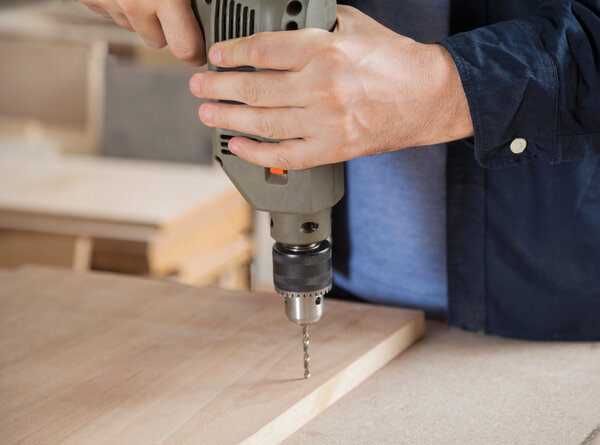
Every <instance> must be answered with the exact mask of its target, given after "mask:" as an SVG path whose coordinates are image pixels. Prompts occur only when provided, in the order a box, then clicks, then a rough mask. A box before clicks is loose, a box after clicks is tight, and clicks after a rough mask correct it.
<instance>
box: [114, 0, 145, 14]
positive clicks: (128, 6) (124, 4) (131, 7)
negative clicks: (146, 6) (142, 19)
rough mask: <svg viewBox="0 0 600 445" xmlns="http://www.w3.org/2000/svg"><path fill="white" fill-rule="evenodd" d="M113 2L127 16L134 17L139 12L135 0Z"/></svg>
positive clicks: (137, 3)
mask: <svg viewBox="0 0 600 445" xmlns="http://www.w3.org/2000/svg"><path fill="white" fill-rule="evenodd" d="M115 3H116V4H117V6H118V7H119V8H121V11H123V13H124V14H125V15H126V16H128V17H135V16H136V15H138V14H139V12H140V8H139V3H140V2H138V1H136V0H116V1H115Z"/></svg>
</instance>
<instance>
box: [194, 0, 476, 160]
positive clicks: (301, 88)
mask: <svg viewBox="0 0 600 445" xmlns="http://www.w3.org/2000/svg"><path fill="white" fill-rule="evenodd" d="M209 57H210V60H211V61H212V63H213V64H214V65H216V66H220V67H227V68H229V67H237V66H254V67H257V68H263V69H265V70H263V71H256V72H250V73H248V72H204V73H198V74H196V75H194V77H192V79H191V81H190V88H191V90H192V92H193V94H194V95H196V96H198V97H202V98H207V99H213V100H218V99H222V100H233V101H238V102H243V103H244V104H246V105H230V104H224V103H216V102H208V103H205V104H203V105H202V106H201V107H200V110H199V115H200V119H201V120H202V122H204V123H205V124H206V125H209V126H212V127H221V128H227V129H230V130H234V131H238V132H241V133H247V134H252V135H258V136H261V137H264V138H268V139H284V141H282V142H280V143H277V144H275V143H259V142H256V141H253V140H250V139H247V138H241V137H236V138H233V139H231V141H230V143H229V149H230V150H231V151H232V152H233V153H236V154H237V155H239V156H240V157H242V158H244V159H246V160H248V161H250V162H253V163H255V164H259V165H263V166H266V167H278V168H282V169H286V170H295V169H296V170H297V169H304V168H308V167H313V166H315V165H320V164H328V163H335V162H340V161H345V160H348V159H352V158H355V157H358V156H363V155H369V154H373V153H380V152H385V151H391V150H397V149H400V148H405V147H411V146H417V145H430V144H434V143H441V142H447V141H450V140H454V139H460V138H463V137H467V136H470V135H472V134H473V127H472V123H471V117H470V114H469V107H468V104H467V99H466V97H465V94H464V91H463V89H462V84H461V81H460V77H459V75H458V71H457V69H456V66H455V64H454V61H453V60H452V57H451V56H450V55H449V54H448V52H447V51H446V50H445V49H444V48H443V47H442V46H440V45H422V44H419V43H417V42H415V41H413V40H411V39H409V38H406V37H403V36H401V35H398V34H396V33H394V32H392V31H390V30H389V29H387V28H385V27H383V26H382V25H380V24H378V23H377V22H375V21H374V20H372V19H370V18H369V17H368V16H366V15H364V14H362V13H361V12H359V11H358V10H356V9H354V8H351V7H347V6H339V7H338V26H337V30H336V32H333V33H330V32H326V31H323V30H318V29H303V30H298V31H285V32H274V33H260V34H257V35H254V36H251V37H246V38H241V39H234V40H229V41H225V42H221V43H217V44H215V45H214V46H213V47H212V48H211V50H210V52H209ZM274 70H277V71H274Z"/></svg>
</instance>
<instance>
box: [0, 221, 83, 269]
mask: <svg viewBox="0 0 600 445" xmlns="http://www.w3.org/2000/svg"><path fill="white" fill-rule="evenodd" d="M91 258H92V242H91V240H90V239H89V238H85V237H78V236H69V235H56V234H47V233H36V232H25V231H22V230H2V229H0V267H18V266H21V265H23V264H26V263H31V264H42V265H48V266H58V267H66V268H69V269H73V270H77V271H85V270H89V268H90V264H91Z"/></svg>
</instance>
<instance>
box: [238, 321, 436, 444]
mask: <svg viewBox="0 0 600 445" xmlns="http://www.w3.org/2000/svg"><path fill="white" fill-rule="evenodd" d="M424 333H425V316H424V314H423V313H422V312H419V313H418V314H417V315H416V316H415V318H414V319H413V320H412V321H411V322H410V323H408V324H406V325H405V326H404V327H402V328H401V329H400V330H399V331H397V332H395V333H394V334H392V335H391V336H390V337H388V338H387V339H386V340H384V341H383V342H381V343H379V344H378V345H377V346H375V347H374V348H373V349H371V350H369V351H368V352H367V353H365V354H364V355H363V356H362V357H360V358H359V359H358V360H356V361H355V362H353V363H352V364H350V365H349V366H348V367H346V368H345V369H344V370H342V371H340V372H339V373H337V374H336V375H334V376H333V377H332V378H331V379H329V380H328V381H327V382H325V383H324V384H323V385H321V386H320V387H319V388H317V389H316V390H315V391H313V392H312V393H310V394H309V395H307V396H306V397H305V398H303V399H302V400H300V401H299V402H298V403H296V404H295V405H294V406H292V407H291V408H289V409H287V410H286V411H284V412H283V413H282V414H281V415H280V416H278V417H277V418H276V419H273V420H272V421H271V422H269V423H268V424H267V425H265V426H264V427H262V428H261V429H260V430H258V431H257V432H256V433H254V434H253V435H252V436H250V437H248V438H247V439H246V440H244V441H243V442H241V443H242V444H243V445H255V444H256V445H264V444H278V443H280V442H282V441H283V440H285V439H287V438H288V437H290V436H291V435H292V434H294V433H295V432H296V431H298V430H299V429H300V428H302V427H303V426H304V425H306V424H307V423H308V422H310V421H311V420H312V419H314V418H315V417H316V416H317V415H318V414H320V413H321V412H323V411H325V409H326V408H328V407H329V406H331V405H332V404H334V403H335V402H336V401H338V400H339V399H341V398H342V397H343V396H344V395H346V394H348V393H349V392H350V391H352V390H353V389H354V388H356V387H357V386H358V385H360V384H361V383H362V382H363V381H365V380H366V379H367V378H369V377H370V376H371V375H373V374H374V373H375V372H377V371H378V370H380V369H381V368H382V367H383V366H385V365H386V364H388V363H389V362H390V361H392V360H393V359H394V358H395V357H396V356H398V355H399V354H400V353H402V352H403V351H405V350H406V349H408V348H409V347H410V346H412V345H413V344H414V343H416V342H417V340H419V339H420V338H421V337H423V335H424Z"/></svg>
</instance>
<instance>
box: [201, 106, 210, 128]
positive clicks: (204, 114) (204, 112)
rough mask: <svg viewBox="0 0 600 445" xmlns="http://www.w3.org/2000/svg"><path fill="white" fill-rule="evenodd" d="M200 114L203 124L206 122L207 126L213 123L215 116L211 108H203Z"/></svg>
mask: <svg viewBox="0 0 600 445" xmlns="http://www.w3.org/2000/svg"><path fill="white" fill-rule="evenodd" d="M200 114H201V117H202V121H203V122H205V123H207V124H211V123H212V120H213V114H212V111H211V110H210V108H209V107H204V108H202V110H200Z"/></svg>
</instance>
